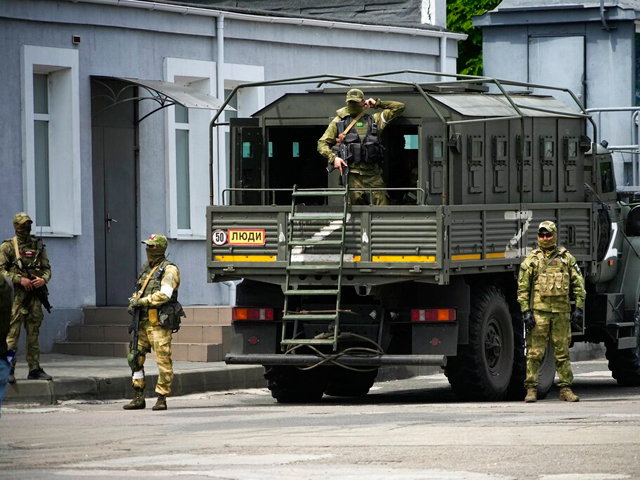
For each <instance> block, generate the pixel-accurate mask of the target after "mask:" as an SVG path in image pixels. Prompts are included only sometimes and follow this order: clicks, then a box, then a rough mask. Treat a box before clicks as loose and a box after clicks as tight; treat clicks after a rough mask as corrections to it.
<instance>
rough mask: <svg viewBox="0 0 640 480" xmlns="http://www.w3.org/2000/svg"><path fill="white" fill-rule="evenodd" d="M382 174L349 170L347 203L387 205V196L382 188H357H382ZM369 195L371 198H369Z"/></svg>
mask: <svg viewBox="0 0 640 480" xmlns="http://www.w3.org/2000/svg"><path fill="white" fill-rule="evenodd" d="M384 187H385V185H384V180H382V175H380V174H378V175H359V174H357V173H351V172H349V189H350V190H349V203H351V205H369V204H372V205H389V196H388V195H387V192H386V191H384V190H378V191H375V192H367V191H364V190H360V191H358V190H354V189H357V188H384ZM369 197H371V198H369Z"/></svg>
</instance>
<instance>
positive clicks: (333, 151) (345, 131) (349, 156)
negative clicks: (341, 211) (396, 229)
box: [318, 88, 404, 205]
mask: <svg viewBox="0 0 640 480" xmlns="http://www.w3.org/2000/svg"><path fill="white" fill-rule="evenodd" d="M369 108H382V109H383V110H382V112H376V113H375V114H373V115H369V114H368V113H366V111H367V110H368V109H369ZM403 111H404V103H401V102H394V101H384V100H380V99H373V98H368V99H367V100H365V99H364V93H363V92H362V90H359V89H357V88H352V89H351V90H349V91H348V92H347V99H346V106H344V107H342V108H340V109H339V110H337V111H336V113H337V116H336V117H335V118H334V119H333V120H332V121H331V123H330V124H329V126H328V127H327V130H326V131H325V132H324V135H322V137H320V140H318V152H319V153H320V154H321V155H322V156H323V157H325V158H326V159H327V161H328V162H329V165H333V167H335V168H337V169H339V170H340V175H342V173H343V168H344V167H345V166H348V167H349V188H350V189H351V192H350V194H349V202H350V203H351V204H352V205H357V204H359V205H363V204H364V205H366V204H373V205H388V204H389V196H388V195H387V192H386V191H384V190H375V191H372V192H371V193H370V196H371V198H369V194H368V193H367V191H366V189H367V188H379V189H382V188H384V187H385V184H384V180H383V179H382V160H383V158H384V147H383V146H382V144H381V143H380V134H381V133H382V131H383V130H384V128H385V127H386V126H387V125H388V124H389V122H391V121H392V120H393V119H394V118H396V117H398V116H400V115H401V114H402V112H403Z"/></svg>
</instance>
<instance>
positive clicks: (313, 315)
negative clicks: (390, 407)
mask: <svg viewBox="0 0 640 480" xmlns="http://www.w3.org/2000/svg"><path fill="white" fill-rule="evenodd" d="M300 197H342V198H343V209H342V213H341V214H340V213H324V212H318V213H314V212H309V213H306V212H300V211H299V210H298V209H297V208H296V207H298V204H297V200H298V199H299V198H300ZM348 200H349V186H348V185H346V186H345V188H344V189H339V190H330V189H324V190H298V188H297V186H295V185H294V187H293V192H292V195H291V214H290V215H289V221H288V228H287V253H288V256H287V269H286V277H285V288H284V310H283V312H282V321H283V322H282V340H281V342H280V344H281V345H282V348H283V349H284V348H285V346H291V347H296V346H299V345H333V350H334V351H336V350H337V347H338V335H339V333H340V295H341V290H342V269H343V266H344V252H345V237H346V224H347V220H348V213H347V207H348V203H349V201H348ZM321 221H324V222H326V221H329V222H330V223H329V226H330V227H332V229H331V230H329V231H328V232H323V231H322V230H320V231H319V232H318V234H316V235H314V236H312V237H311V238H308V239H297V238H296V237H295V233H296V228H295V227H296V226H298V225H303V224H308V222H321ZM335 231H338V232H339V234H340V240H328V239H327V238H326V237H328V236H330V233H333V232H335ZM313 246H339V247H340V248H339V253H338V259H339V260H338V261H331V262H325V263H322V261H321V260H316V261H313V260H312V261H310V262H305V261H302V262H297V261H296V262H294V261H293V260H294V257H295V254H294V251H295V250H296V249H297V250H300V249H302V250H304V249H305V248H307V247H313ZM319 272H331V273H334V274H337V276H338V281H337V284H336V286H335V288H316V289H310V290H306V289H296V288H293V286H292V285H291V277H292V276H293V275H296V276H297V275H307V276H312V275H315V274H317V273H319ZM319 296H324V297H335V299H336V301H335V309H331V310H315V311H309V310H307V311H290V310H289V303H290V302H289V301H290V299H291V298H292V297H297V298H303V297H319ZM290 322H293V330H292V335H291V337H290V338H288V337H287V325H288V324H290ZM300 322H333V336H332V337H330V338H305V339H298V338H297V336H298V335H299V333H301V332H300V331H299V330H300Z"/></svg>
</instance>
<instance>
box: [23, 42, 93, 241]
mask: <svg viewBox="0 0 640 480" xmlns="http://www.w3.org/2000/svg"><path fill="white" fill-rule="evenodd" d="M21 60H22V68H21V70H22V71H21V74H22V81H21V86H22V92H21V97H22V98H21V101H22V161H23V162H22V163H23V175H22V182H23V203H24V207H23V209H24V210H25V211H26V212H28V213H29V214H30V215H31V216H32V218H33V219H34V230H35V231H36V232H37V233H38V235H42V236H45V237H73V236H75V235H81V234H82V215H81V213H82V202H81V179H80V93H79V73H78V72H79V55H78V51H77V50H75V49H68V48H56V47H41V46H35V45H23V46H22V49H21ZM36 73H43V74H47V76H48V81H47V88H48V106H49V109H48V111H49V113H48V114H46V116H47V117H48V118H47V121H48V124H49V128H48V143H49V150H48V164H49V178H48V180H49V219H50V221H49V225H48V226H43V225H39V224H38V223H37V215H36V176H35V170H36V168H35V122H36V121H41V120H42V119H43V118H44V116H43V115H45V114H36V113H35V112H34V90H33V76H34V74H36Z"/></svg>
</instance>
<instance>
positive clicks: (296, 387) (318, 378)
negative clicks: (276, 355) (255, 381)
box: [264, 366, 327, 403]
mask: <svg viewBox="0 0 640 480" xmlns="http://www.w3.org/2000/svg"><path fill="white" fill-rule="evenodd" d="M321 370H322V369H321V368H313V369H311V370H300V369H298V368H296V367H283V366H273V367H265V372H264V378H266V379H267V382H268V386H269V390H271V396H273V398H275V399H276V400H277V401H278V403H311V402H317V401H319V400H320V399H321V398H322V395H323V393H324V390H325V387H326V385H327V379H326V376H325V375H324V373H323V372H322V371H321Z"/></svg>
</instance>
